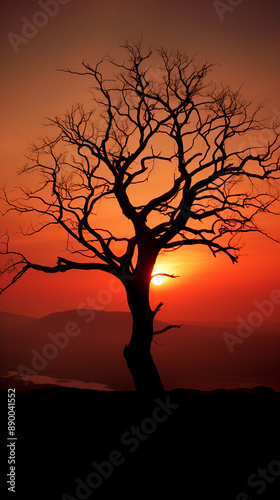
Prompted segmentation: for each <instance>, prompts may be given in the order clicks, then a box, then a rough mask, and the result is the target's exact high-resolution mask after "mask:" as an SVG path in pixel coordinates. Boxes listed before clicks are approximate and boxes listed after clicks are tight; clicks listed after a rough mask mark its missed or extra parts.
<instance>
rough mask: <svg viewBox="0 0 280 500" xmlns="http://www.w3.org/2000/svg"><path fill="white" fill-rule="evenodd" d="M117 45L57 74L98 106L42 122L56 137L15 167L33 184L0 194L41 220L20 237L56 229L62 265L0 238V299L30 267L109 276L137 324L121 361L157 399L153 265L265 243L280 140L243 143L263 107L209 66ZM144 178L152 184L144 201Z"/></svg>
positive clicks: (233, 254)
mask: <svg viewBox="0 0 280 500" xmlns="http://www.w3.org/2000/svg"><path fill="white" fill-rule="evenodd" d="M123 49H124V50H125V51H126V55H127V58H126V62H122V63H118V62H116V61H115V60H113V59H112V58H110V57H107V58H105V59H103V60H102V61H100V62H99V63H98V64H97V65H96V66H94V67H93V66H91V65H90V64H87V63H85V62H83V63H82V69H81V71H72V70H69V69H68V70H65V71H67V72H69V73H71V74H75V75H81V76H87V77H89V78H90V79H91V80H90V81H91V82H92V86H91V87H90V94H91V103H92V102H93V103H94V109H86V107H85V106H82V105H81V104H77V105H75V106H73V107H72V109H71V110H70V111H69V112H67V113H66V114H65V115H64V116H63V117H56V118H54V119H50V120H49V123H50V124H51V125H52V126H54V127H56V136H55V137H53V138H52V139H49V138H47V137H45V138H43V139H42V140H40V142H39V144H36V145H33V146H32V148H31V150H30V154H29V155H28V163H27V165H26V166H25V167H24V168H23V169H22V171H21V174H30V173H32V172H35V173H36V174H39V175H40V177H41V182H40V183H37V185H36V188H30V187H29V188H21V195H20V196H19V197H17V198H16V199H14V200H12V199H11V198H10V196H9V195H8V193H7V191H6V189H4V190H3V196H2V199H3V200H4V201H5V203H6V204H7V205H8V207H7V211H10V210H12V211H16V212H17V213H19V214H22V213H30V214H34V215H38V216H39V217H40V220H41V222H39V223H38V224H37V225H36V226H35V222H34V224H33V225H32V227H31V228H30V229H29V230H28V234H34V233H39V232H40V231H42V230H43V229H44V228H46V227H48V226H50V225H55V226H57V225H59V226H60V227H61V228H63V230H64V231H65V236H66V241H67V249H68V250H69V258H64V257H58V258H57V261H56V263H55V264H54V265H53V266H51V267H50V266H46V265H44V263H41V262H40V263H37V262H30V261H29V260H27V259H26V258H25V256H24V255H23V254H22V253H20V252H16V251H15V252H14V251H12V250H10V246H9V241H8V239H6V240H5V241H4V243H3V244H4V245H5V248H3V247H2V252H1V253H2V254H5V255H8V257H9V259H8V263H7V265H6V266H5V267H4V269H3V270H2V274H5V275H6V274H9V275H10V276H11V278H10V280H9V281H8V282H7V283H5V285H4V286H3V288H2V291H3V290H5V289H6V288H8V287H9V286H11V285H12V284H14V283H15V282H16V281H17V280H18V279H19V278H20V277H21V276H22V275H23V274H24V273H26V272H27V271H28V270H29V269H34V270H38V271H43V272H44V273H58V272H66V271H68V270H71V269H81V270H101V271H104V272H107V273H110V274H112V275H114V276H117V277H118V278H119V279H120V280H121V281H122V283H123V285H124V288H125V291H126V296H127V302H128V306H129V309H130V311H131V314H132V319H133V326H132V336H131V340H130V342H129V345H127V346H125V348H124V356H125V359H126V362H127V365H128V368H129V370H130V372H131V374H132V376H133V379H134V383H135V387H136V390H139V391H142V392H144V393H153V394H154V393H155V392H158V391H160V390H162V389H163V387H162V383H161V380H160V377H159V374H158V371H157V369H156V366H155V364H154V361H153V359H152V356H151V342H152V340H153V336H154V335H158V334H160V333H161V332H155V331H154V329H153V321H154V318H155V316H156V314H157V312H158V311H159V310H160V308H161V307H162V305H163V304H162V303H160V304H158V305H157V307H155V309H152V308H151V305H150V299H149V287H150V280H151V276H152V272H153V268H154V265H155V263H156V260H157V257H158V255H159V253H160V252H164V251H168V250H169V251H171V250H176V249H178V248H180V247H182V246H194V245H203V246H206V247H208V248H209V250H210V251H211V252H212V253H213V255H214V256H216V254H218V253H223V254H226V255H227V256H228V257H229V258H230V259H231V261H232V262H234V263H235V262H237V258H238V255H239V252H240V249H241V247H242V245H241V244H240V235H241V234H242V233H245V232H249V231H257V232H260V233H263V234H265V235H266V236H268V235H267V234H266V233H265V231H264V230H262V229H261V228H259V227H258V225H257V223H256V220H255V218H256V215H257V214H259V213H263V212H266V213H274V211H273V206H274V205H273V204H274V202H275V201H276V200H277V197H278V186H279V184H278V181H279V172H280V166H279V155H278V152H279V133H278V131H277V127H276V124H275V123H274V124H272V126H271V127H270V130H269V134H268V136H269V140H267V142H266V143H265V144H263V145H258V146H257V147H254V149H252V148H251V147H248V146H247V147H244V137H247V135H248V133H250V132H252V131H254V132H255V133H260V132H261V131H264V130H268V129H267V126H266V124H265V122H263V121H261V120H260V119H259V112H260V109H261V106H258V107H257V108H254V109H252V108H253V107H252V104H251V103H249V102H246V101H245V100H244V99H243V98H242V96H241V93H240V90H238V91H232V90H231V89H230V88H229V87H226V86H223V84H220V85H214V84H213V83H212V82H211V80H210V79H209V75H210V72H211V70H212V65H211V64H201V65H199V64H196V63H195V60H194V59H191V58H188V57H187V56H186V55H184V54H182V53H181V52H179V51H171V52H168V51H166V50H164V49H160V50H158V51H157V52H156V57H157V58H158V60H159V61H160V65H159V66H157V71H154V70H152V66H151V62H152V61H153V57H154V53H152V51H147V52H144V50H143V49H142V47H141V44H133V45H130V44H128V43H126V44H125V46H124V47H123ZM91 105H92V104H91ZM242 143H243V146H242ZM65 147H66V150H65ZM151 172H153V175H154V177H155V178H156V179H157V185H156V186H155V185H154V184H153V186H154V190H155V192H154V194H153V195H152V196H150V197H149V196H148V195H149V194H150V193H151V190H148V189H147V186H148V185H149V184H150V182H151V175H150V174H151ZM139 200H140V201H139ZM118 210H119V221H120V222H119V226H118V227H117V228H116V227H113V228H112V227H111V226H110V211H116V213H118ZM100 214H101V215H102V217H101V219H102V220H103V219H104V214H105V215H107V220H108V225H107V226H106V227H103V228H100V222H99V220H100ZM10 273H11V274H10ZM173 326H176V325H172V326H170V328H171V327H173ZM167 328H169V327H167ZM164 330H166V328H165V329H164Z"/></svg>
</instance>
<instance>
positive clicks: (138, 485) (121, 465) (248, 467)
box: [0, 388, 280, 500]
mask: <svg viewBox="0 0 280 500" xmlns="http://www.w3.org/2000/svg"><path fill="white" fill-rule="evenodd" d="M0 394H1V408H2V410H1V419H3V422H1V449H2V452H3V450H4V455H5V448H6V443H7V430H6V429H7V425H6V423H5V422H6V414H7V410H6V409H5V407H6V399H7V392H5V391H1V393H0ZM279 424H280V394H279V393H275V392H273V391H272V390H271V389H266V388H256V389H252V390H245V389H244V390H234V391H228V390H219V391H213V392H200V391H191V390H174V391H170V392H168V393H166V394H165V395H162V396H160V399H158V400H156V401H151V402H144V401H143V400H141V399H140V398H139V397H138V396H137V395H136V394H135V393H133V392H95V391H88V390H76V389H65V388H53V389H50V388H49V389H42V390H36V391H28V392H17V394H16V436H17V441H16V494H14V493H10V494H8V496H7V498H16V499H20V500H23V499H28V500H44V499H48V500H61V499H63V500H73V499H83V500H86V499H88V498H89V499H95V498H97V499H99V498H103V499H111V498H118V499H132V500H134V499H138V498H141V499H142V498H145V497H147V498H172V499H173V498H176V499H177V498H182V499H189V500H208V499H209V500H210V499H215V500H217V499H222V500H249V499H250V500H255V499H261V500H266V499H272V500H279V498H280V425H279ZM6 450H7V448H6ZM6 453H7V452H6ZM109 458H110V460H111V465H108V460H109ZM5 461H6V463H7V457H5V456H4V463H5ZM93 462H94V463H95V464H94V465H93V464H92V463H93ZM104 462H107V463H106V464H104ZM100 464H101V468H100ZM6 474H7V466H6V469H5V468H4V469H2V474H1V476H2V477H1V489H3V493H4V495H3V496H2V495H1V498H6V496H5V494H6V493H5V490H6V479H7V477H6ZM104 476H106V477H104ZM260 476H262V477H260ZM248 481H249V482H248ZM78 485H79V487H78ZM6 491H7V490H6Z"/></svg>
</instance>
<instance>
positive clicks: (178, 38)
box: [0, 0, 280, 321]
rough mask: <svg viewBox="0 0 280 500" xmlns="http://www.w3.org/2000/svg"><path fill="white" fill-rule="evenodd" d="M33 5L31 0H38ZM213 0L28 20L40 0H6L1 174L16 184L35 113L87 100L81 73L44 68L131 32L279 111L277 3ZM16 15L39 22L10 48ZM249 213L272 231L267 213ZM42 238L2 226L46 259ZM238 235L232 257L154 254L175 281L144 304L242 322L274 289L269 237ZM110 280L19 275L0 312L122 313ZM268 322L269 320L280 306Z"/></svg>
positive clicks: (66, 7)
mask: <svg viewBox="0 0 280 500" xmlns="http://www.w3.org/2000/svg"><path fill="white" fill-rule="evenodd" d="M45 3H47V0H46V1H45V2H44V0H42V2H41V5H42V4H45ZM62 4H63V5H62ZM224 4H226V5H227V6H228V7H227V10H225V11H224V12H223V13H222V12H221V11H220V12H218V11H217V10H216V9H215V2H211V1H208V0H204V1H197V2H192V1H187V0H184V1H183V0H174V1H173V2H172V3H170V2H168V1H167V0H164V1H161V2H152V1H146V0H144V1H142V2H141V3H134V2H131V1H130V2H129V1H127V0H121V1H118V2H116V1H112V0H110V1H107V2H100V3H98V2H96V1H90V0H81V1H79V2H78V1H77V0H69V1H68V2H67V0H64V2H63V1H61V4H59V8H58V1H57V2H56V4H55V5H56V6H57V7H56V10H57V13H56V14H55V15H53V17H51V16H50V15H49V16H48V15H47V14H46V15H45V17H41V18H40V16H39V14H38V13H39V12H40V11H42V7H41V6H40V2H36V1H31V0H27V1H24V2H22V1H20V0H14V1H13V2H7V5H6V6H5V7H2V11H3V12H2V15H1V61H2V75H1V76H2V78H1V85H2V92H1V100H2V102H1V146H0V148H1V149H0V152H1V183H5V182H7V183H9V185H11V186H12V185H17V183H18V178H17V177H16V171H17V170H18V169H19V168H20V167H21V166H22V164H23V163H24V156H23V155H24V152H25V151H26V147H27V145H28V143H29V142H30V141H32V140H34V139H36V138H37V137H39V136H41V135H43V134H44V133H45V129H44V128H43V126H42V123H43V119H44V117H46V116H49V117H53V116H54V115H57V114H61V113H63V112H64V111H66V110H67V109H69V108H70V106H71V105H72V104H73V103H75V102H78V101H79V102H86V100H87V98H88V94H87V89H88V85H87V81H86V80H85V79H79V78H78V77H74V76H70V75H67V74H65V73H61V72H57V71H56V70H57V69H58V68H65V67H69V66H70V67H71V68H75V69H76V68H78V67H79V64H80V62H81V61H82V60H83V59H86V60H88V61H89V62H92V63H93V64H94V63H95V62H97V60H99V59H100V58H101V57H102V56H103V55H104V54H106V53H109V54H110V55H112V56H117V55H118V54H119V53H120V49H119V45H120V44H122V43H123V42H124V41H125V40H126V39H127V40H129V41H137V40H138V39H139V38H140V36H141V35H143V40H144V43H146V44H147V45H150V46H151V47H155V48H157V47H160V46H161V45H163V46H165V47H166V48H179V49H180V50H182V51H185V52H186V53H189V54H190V55H193V54H195V53H197V57H198V60H199V61H205V60H207V61H209V62H213V63H217V64H218V66H217V67H216V69H215V72H214V75H215V77H216V78H217V80H218V81H220V80H222V81H223V82H224V83H225V84H230V85H231V86H232V87H234V88H236V87H239V86H240V85H241V84H243V94H244V96H245V97H247V98H250V99H252V100H254V102H256V103H257V102H260V101H263V100H267V102H266V108H265V110H266V113H267V116H268V117H271V118H273V117H274V116H275V114H276V113H277V112H279V111H278V110H280V99H279V72H280V69H279V64H278V59H279V57H278V56H279V54H278V47H279V14H280V7H279V5H278V3H277V2H274V1H273V0H269V1H267V2H263V1H261V0H246V1H245V0H244V1H243V2H241V3H240V4H239V5H238V6H236V7H230V1H227V0H226V1H225V2H224ZM36 16H37V17H36ZM22 18H24V20H23V19H22ZM26 19H28V20H29V21H32V20H33V19H35V20H36V19H37V20H38V22H39V23H40V19H41V22H42V23H43V24H45V25H44V26H42V27H38V29H37V30H36V28H35V30H36V31H37V32H36V34H34V32H33V33H32V35H30V32H29V38H25V41H26V42H27V43H23V42H22V43H19V44H18V45H15V42H14V45H12V43H11V40H12V39H13V35H11V33H14V34H16V35H21V36H22V33H24V31H22V30H24V23H26ZM29 29H30V28H29ZM8 35H9V38H8ZM15 50H16V51H17V52H18V53H15ZM214 75H213V76H214ZM261 222H262V225H263V226H265V227H266V228H268V229H269V230H270V231H271V233H272V234H273V236H275V237H277V236H278V237H279V220H278V221H277V220H276V218H270V219H269V220H265V219H263V220H262V221H261ZM19 223H20V220H18V218H15V217H10V216H9V217H7V218H2V220H1V230H0V232H1V233H5V232H6V231H7V229H9V231H10V232H11V234H14V233H15V229H16V226H17V225H18V224H19ZM54 238H55V236H54V234H53V233H50V232H46V235H45V236H44V235H42V237H41V238H40V239H39V238H38V239H35V238H32V239H27V240H25V241H23V240H22V237H19V236H17V235H14V236H13V242H14V248H15V249H16V248H17V249H21V250H22V251H26V252H32V253H33V254H34V255H35V256H36V255H38V259H39V258H41V259H42V258H47V256H48V255H49V254H50V252H51V250H52V248H53V249H54V248H55V246H56V243H57V242H56V241H50V239H52V240H54ZM244 241H246V242H247V244H246V247H245V248H244V250H243V254H244V256H243V257H242V258H241V259H240V262H239V264H237V265H236V264H235V265H233V264H232V263H231V262H230V260H229V259H227V258H226V257H224V256H222V255H221V256H218V257H217V258H216V259H214V258H213V256H212V254H211V253H210V252H209V251H207V250H206V249H203V248H202V249H200V248H199V247H196V249H194V248H191V249H190V250H188V249H183V250H181V251H179V252H177V253H169V254H165V255H164V256H162V257H161V258H160V259H159V261H158V266H159V270H162V271H163V272H170V273H174V274H176V275H180V278H177V279H175V280H165V281H164V282H163V284H162V285H161V286H159V287H156V286H155V285H152V301H153V303H155V304H156V303H158V302H159V301H161V300H162V301H163V302H164V304H165V306H164V308H163V309H162V312H161V313H160V315H159V316H158V318H159V319H171V320H172V319H179V320H181V321H183V320H185V321H187V320H192V321H195V320H199V321H200V320H205V321H207V320H213V321H219V320H222V321H226V320H229V321H235V320H236V318H237V317H238V316H242V317H244V319H246V317H247V316H248V314H250V312H251V311H253V310H254V308H255V306H254V304H253V303H254V301H256V300H258V301H261V300H265V299H268V298H269V297H270V295H271V293H272V291H273V290H275V289H278V288H280V279H279V278H280V270H279V257H280V246H278V245H277V244H276V243H273V242H271V241H269V240H266V239H265V238H264V237H262V236H257V235H253V236H248V237H247V238H246V239H245V240H244ZM116 286H118V284H117V283H116V282H112V278H111V277H110V276H109V275H106V274H104V275H103V274H102V273H99V272H98V273H96V272H91V273H86V272H78V271H73V272H69V273H66V274H64V275H55V276H47V275H43V274H41V273H40V274H38V273H36V272H30V273H29V274H26V275H25V276H24V277H23V278H22V279H21V280H20V281H19V282H18V283H17V284H16V285H15V286H14V287H12V288H10V289H9V290H7V291H6V292H5V294H4V295H3V296H1V298H0V309H2V310H5V311H8V312H14V313H19V314H27V315H32V316H33V315H34V316H41V315H43V314H48V313H50V312H52V311H59V310H64V309H73V308H76V307H78V306H80V304H85V305H88V306H89V307H90V306H91V305H93V304H95V305H96V306H98V307H104V308H105V309H109V310H119V309H121V310H126V309H127V306H126V302H125V297H124V293H123V292H120V291H116ZM104 290H105V291H104ZM269 320H270V321H280V306H278V308H277V307H276V308H275V312H274V314H273V315H272V316H271V317H270V318H269Z"/></svg>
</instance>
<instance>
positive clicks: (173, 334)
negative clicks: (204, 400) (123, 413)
mask: <svg viewBox="0 0 280 500" xmlns="http://www.w3.org/2000/svg"><path fill="white" fill-rule="evenodd" d="M131 324H132V319H131V315H130V313H128V312H121V311H120V312H116V311H110V312H108V311H93V310H81V311H77V310H66V311H62V312H55V313H51V314H48V315H46V316H44V317H42V318H32V317H26V316H21V315H16V314H11V313H5V312H0V330H1V337H0V346H1V369H2V371H6V372H16V371H18V367H22V366H23V367H25V368H29V369H31V370H33V371H35V372H38V373H39V375H42V376H46V377H52V378H53V379H54V381H55V379H66V380H70V379H75V380H81V381H84V382H86V383H98V384H102V385H104V386H108V387H109V388H111V389H113V390H132V389H133V383H132V379H131V375H130V373H129V371H128V369H127V366H126V363H125V360H124V358H123V348H124V346H125V345H126V344H127V343H128V342H129V340H130V336H131ZM166 324H167V323H164V322H160V321H156V322H155V329H161V328H163V327H164V326H166ZM279 330H280V329H279V325H277V324H273V323H264V324H263V325H261V326H260V327H259V328H256V329H255V330H254V332H253V333H252V335H251V336H250V337H249V338H247V339H244V340H243V343H241V344H238V345H236V347H235V352H234V353H233V354H231V353H230V352H229V350H228V347H227V345H226V344H225V341H224V338H223V334H224V333H225V332H228V333H230V334H232V335H236V325H235V324H234V323H216V322H211V323H203V322H188V323H187V322H186V323H184V324H183V326H182V328H181V329H174V330H170V331H168V332H166V333H164V334H162V335H159V336H156V337H155V342H153V344H152V353H153V356H154V359H155V362H156V364H157V367H158V369H159V372H160V374H161V377H162V380H163V383H164V386H165V387H166V389H168V390H171V389H173V388H178V387H182V388H187V389H189V388H192V389H199V390H212V389H215V388H222V387H225V388H236V387H254V386H260V385H262V386H267V387H271V388H273V389H274V390H277V391H280V368H279V366H280V363H279V357H280V356H279V354H280V334H279ZM46 356H47V359H46ZM34 359H35V360H34ZM40 363H41V364H40ZM25 368H23V370H25ZM39 368H40V369H39ZM54 383H55V382H54ZM19 384H20V386H21V387H22V388H23V389H25V388H26V385H25V384H24V382H23V380H22V379H21V378H20V381H19ZM30 386H31V384H30Z"/></svg>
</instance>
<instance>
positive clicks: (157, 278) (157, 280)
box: [151, 276, 163, 286]
mask: <svg viewBox="0 0 280 500" xmlns="http://www.w3.org/2000/svg"><path fill="white" fill-rule="evenodd" d="M151 281H152V283H153V285H157V286H158V285H161V284H162V282H163V277H162V276H154V277H153V278H152V280H151Z"/></svg>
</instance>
